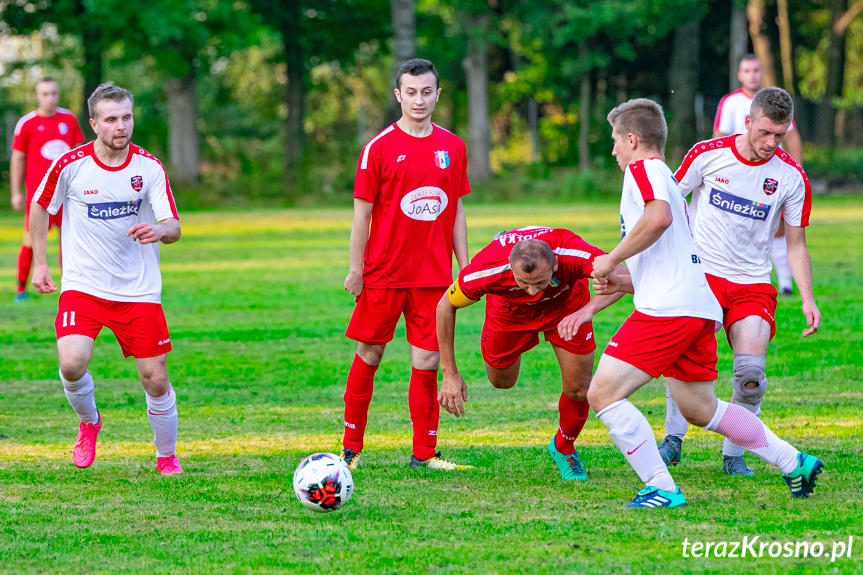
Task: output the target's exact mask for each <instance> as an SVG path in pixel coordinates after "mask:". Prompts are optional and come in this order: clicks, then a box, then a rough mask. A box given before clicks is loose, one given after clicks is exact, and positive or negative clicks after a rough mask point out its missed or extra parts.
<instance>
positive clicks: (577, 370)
mask: <svg viewBox="0 0 863 575" xmlns="http://www.w3.org/2000/svg"><path fill="white" fill-rule="evenodd" d="M552 349H554V354H555V355H556V356H557V362H558V364H559V365H560V374H561V382H562V388H563V390H562V392H561V394H560V399H559V400H558V404H557V405H558V412H559V419H558V428H557V433H556V434H555V435H554V437H552V439H551V442H549V444H548V454H549V455H550V456H551V458H552V460H553V461H554V462H555V464H557V467H558V469H559V470H560V474H561V477H563V478H564V479H587V472H585V470H584V464H583V462H582V461H581V459H580V458H579V456H578V451H576V449H575V440H576V439H577V438H578V435H579V434H580V433H581V430H582V428H583V427H584V424H585V422H586V421H587V416H588V414H589V412H590V405H589V404H588V403H587V390H588V388H589V387H590V379H591V374H592V372H593V354H592V353H589V354H584V355H579V354H575V353H572V352H571V351H567V350H565V349H563V348H562V347H558V346H556V345H552Z"/></svg>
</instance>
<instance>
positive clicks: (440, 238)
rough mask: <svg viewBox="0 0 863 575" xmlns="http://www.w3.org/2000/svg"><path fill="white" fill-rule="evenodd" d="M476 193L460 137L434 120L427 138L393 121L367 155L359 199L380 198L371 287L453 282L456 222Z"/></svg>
mask: <svg viewBox="0 0 863 575" xmlns="http://www.w3.org/2000/svg"><path fill="white" fill-rule="evenodd" d="M469 193H470V184H469V183H468V179H467V152H466V151H465V145H464V142H463V141H462V139H461V138H459V137H458V136H456V135H455V134H453V133H452V132H448V131H447V130H444V129H443V128H441V127H440V126H437V125H435V124H432V133H431V134H430V135H429V136H426V137H424V138H417V137H414V136H411V135H409V134H407V133H405V132H404V131H402V130H401V128H399V127H398V125H397V124H391V125H390V126H388V127H387V128H386V129H384V130H383V131H382V132H381V133H379V134H378V135H377V136H375V137H374V138H372V139H371V140H369V141H368V143H367V144H366V145H365V147H364V148H363V152H362V154H361V155H360V159H359V163H358V165H357V177H356V180H355V181H354V197H355V198H360V199H363V200H366V201H368V202H371V203H372V204H373V208H372V223H371V229H370V231H369V240H368V244H366V252H365V256H364V266H363V282H364V284H365V285H367V286H369V287H378V288H396V287H446V286H448V285H449V284H450V283H451V282H452V253H453V238H452V233H453V226H454V225H455V216H456V211H457V208H458V200H459V198H460V197H461V196H464V195H466V194H469Z"/></svg>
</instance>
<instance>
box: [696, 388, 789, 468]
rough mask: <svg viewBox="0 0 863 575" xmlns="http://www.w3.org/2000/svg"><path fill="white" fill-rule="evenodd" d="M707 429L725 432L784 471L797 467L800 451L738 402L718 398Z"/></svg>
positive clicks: (730, 437)
mask: <svg viewBox="0 0 863 575" xmlns="http://www.w3.org/2000/svg"><path fill="white" fill-rule="evenodd" d="M704 429H707V430H709V431H715V432H716V433H718V434H720V435H724V436H725V437H727V438H728V439H730V440H732V441H733V442H734V443H736V444H737V445H740V446H742V447H743V448H744V449H746V450H747V451H751V452H752V453H754V454H755V455H757V456H758V457H760V458H761V459H763V460H764V461H766V462H767V463H771V464H773V465H775V466H776V467H778V468H779V469H781V470H782V472H783V473H791V472H792V471H794V469H795V468H796V467H797V454H798V453H799V451H797V450H796V449H795V448H794V447H793V446H792V445H790V444H789V443H788V442H787V441H784V440H782V439H779V438H778V437H777V436H776V434H775V433H773V432H772V431H770V429H769V428H768V427H767V426H766V425H764V424H763V423H762V422H761V420H760V419H758V418H757V417H755V415H754V414H752V413H749V412H748V411H747V410H745V409H743V408H742V407H740V406H739V405H734V404H733V403H726V402H724V401H722V400H721V399H717V400H716V411H715V412H714V414H713V419H711V420H710V423H708V424H707V425H706V426H704Z"/></svg>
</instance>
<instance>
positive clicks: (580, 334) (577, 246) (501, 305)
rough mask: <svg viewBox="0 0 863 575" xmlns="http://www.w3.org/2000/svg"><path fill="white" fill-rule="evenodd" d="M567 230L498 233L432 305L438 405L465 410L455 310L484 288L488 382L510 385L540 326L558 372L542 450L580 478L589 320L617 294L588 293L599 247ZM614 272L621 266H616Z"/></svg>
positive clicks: (570, 474) (563, 473)
mask: <svg viewBox="0 0 863 575" xmlns="http://www.w3.org/2000/svg"><path fill="white" fill-rule="evenodd" d="M603 253H605V252H603V251H602V250H600V249H599V248H596V247H594V246H592V245H590V244H588V243H587V242H585V241H584V240H582V239H581V238H580V237H578V236H577V235H575V234H574V233H572V232H571V231H569V230H564V229H560V228H547V227H540V226H528V227H523V228H517V229H514V230H512V231H509V232H503V233H501V234H498V235H497V237H495V239H494V240H492V242H491V243H490V244H489V245H488V246H486V247H485V248H483V249H482V251H480V252H479V253H478V254H477V255H476V256H475V257H474V258H473V260H471V262H470V264H468V265H467V266H465V267H464V268H463V269H462V270H461V273H460V274H459V277H458V279H457V280H456V281H455V282H454V283H453V284H452V285H451V286H450V288H449V290H448V292H447V293H446V294H444V296H443V297H442V298H441V300H440V302H439V303H438V306H437V336H438V345H439V346H440V350H441V367H442V371H443V385H442V386H441V391H440V394H439V400H440V404H441V406H442V407H443V408H444V409H446V410H447V411H448V412H450V413H451V414H453V415H455V416H456V417H459V416H460V415H463V414H464V406H463V405H462V401H466V400H467V384H466V383H465V381H464V378H462V376H461V374H460V373H459V372H458V368H457V367H456V361H455V317H456V311H457V310H458V309H459V308H463V307H467V306H469V305H472V304H474V303H476V302H477V301H479V300H480V299H481V298H482V297H483V295H486V296H487V297H486V306H485V322H484V324H483V328H482V340H481V341H482V357H483V359H484V360H485V371H486V373H487V374H488V379H489V381H490V382H491V384H492V385H493V386H494V387H496V388H498V389H509V388H511V387H513V386H514V385H515V383H516V380H517V379H518V372H519V368H520V367H521V355H522V354H523V353H525V352H526V351H528V350H530V349H531V348H533V347H535V346H536V345H537V344H538V343H539V333H540V332H542V333H544V334H545V340H546V341H547V342H549V343H550V344H551V346H552V349H554V354H555V355H556V356H557V361H558V364H559V365H560V373H561V378H562V380H563V392H562V393H561V394H560V399H559V400H558V411H559V413H560V417H559V423H558V430H557V433H556V434H555V435H554V437H552V439H551V442H550V443H549V444H548V454H549V455H550V456H551V458H552V460H553V461H554V462H555V463H556V464H557V466H558V469H559V470H560V474H561V477H563V478H564V479H587V473H586V472H585V470H584V464H583V463H582V461H581V459H580V458H579V456H578V452H577V451H576V449H575V440H576V439H577V438H578V435H579V433H581V429H582V428H583V427H584V423H585V421H587V415H588V412H589V411H590V406H589V405H588V404H587V388H588V386H589V385H590V376H591V373H592V372H593V352H594V350H596V343H595V342H594V338H593V325H592V323H591V320H592V319H593V314H594V313H596V312H597V311H599V310H601V309H603V308H605V307H607V306H609V305H611V304H612V303H614V302H615V301H617V300H618V299H620V297H621V296H622V295H623V294H614V295H613V296H599V297H597V298H594V299H590V291H589V289H588V286H587V278H588V277H590V274H591V272H592V270H593V259H594V258H595V257H596V256H598V255H600V254H603ZM621 272H622V273H625V269H624V268H623V267H622V266H621Z"/></svg>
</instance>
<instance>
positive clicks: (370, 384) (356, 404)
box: [342, 355, 378, 453]
mask: <svg viewBox="0 0 863 575" xmlns="http://www.w3.org/2000/svg"><path fill="white" fill-rule="evenodd" d="M377 370H378V366H376V365H369V364H367V363H366V362H364V361H363V359H362V358H361V357H360V356H359V355H354V361H353V363H351V369H350V371H348V382H347V385H346V386H345V437H344V439H343V440H342V446H343V447H344V448H345V449H352V450H353V451H354V452H355V453H359V452H360V451H362V450H363V435H364V434H365V432H366V420H367V419H368V416H369V403H371V401H372V390H373V389H374V384H375V372H376V371H377Z"/></svg>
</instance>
